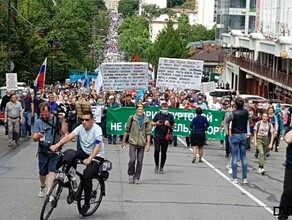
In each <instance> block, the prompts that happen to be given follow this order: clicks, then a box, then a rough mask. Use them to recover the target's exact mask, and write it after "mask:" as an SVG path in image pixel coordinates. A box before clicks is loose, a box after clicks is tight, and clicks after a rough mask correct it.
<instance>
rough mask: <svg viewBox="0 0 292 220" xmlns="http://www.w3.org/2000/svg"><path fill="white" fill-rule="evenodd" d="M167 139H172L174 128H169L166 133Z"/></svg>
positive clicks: (165, 137) (165, 138)
mask: <svg viewBox="0 0 292 220" xmlns="http://www.w3.org/2000/svg"><path fill="white" fill-rule="evenodd" d="M164 140H165V141H171V140H172V130H171V129H168V130H167V133H166V135H165V136H164Z"/></svg>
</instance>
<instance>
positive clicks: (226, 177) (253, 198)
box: [177, 137, 273, 214]
mask: <svg viewBox="0 0 292 220" xmlns="http://www.w3.org/2000/svg"><path fill="white" fill-rule="evenodd" d="M177 139H178V140H179V141H180V142H182V143H183V145H185V146H186V147H187V144H186V143H185V142H184V141H183V140H182V139H181V138H180V137H177ZM190 151H191V152H193V149H192V148H190ZM202 160H203V161H204V163H206V164H207V165H208V166H209V167H210V168H211V169H212V170H214V171H215V172H216V173H218V174H219V175H220V176H221V177H223V178H224V179H225V180H227V181H228V182H230V183H231V184H232V185H233V186H235V187H236V188H237V189H239V190H240V191H241V192H242V193H244V194H246V195H247V196H248V197H249V198H251V199H252V200H253V201H255V202H256V203H257V204H258V205H259V206H261V207H263V208H264V209H265V210H267V211H268V212H269V213H271V214H273V210H272V209H271V208H270V207H268V206H267V205H266V204H265V203H263V202H262V201H261V200H259V199H258V198H257V197H255V196H254V195H252V194H251V193H250V192H248V191H247V190H245V189H244V188H242V187H241V186H240V185H239V183H237V184H234V183H232V181H231V178H230V177H228V176H227V175H225V174H224V173H222V172H221V171H220V170H218V169H217V168H216V167H214V166H213V165H212V164H211V163H209V162H208V161H207V160H206V159H204V158H202Z"/></svg>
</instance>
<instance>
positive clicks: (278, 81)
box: [222, 0, 292, 104]
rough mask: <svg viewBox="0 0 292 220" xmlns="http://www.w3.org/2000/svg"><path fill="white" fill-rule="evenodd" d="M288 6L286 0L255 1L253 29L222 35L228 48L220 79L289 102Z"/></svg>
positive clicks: (290, 48) (291, 60)
mask: <svg viewBox="0 0 292 220" xmlns="http://www.w3.org/2000/svg"><path fill="white" fill-rule="evenodd" d="M291 6H292V2H291V1H289V0H276V1H274V0H265V1H263V0H261V1H259V0H258V2H257V16H256V17H257V19H256V24H255V26H256V32H253V33H250V34H244V33H242V32H241V31H231V32H229V33H225V34H222V39H223V43H224V45H225V46H227V47H228V48H229V49H228V52H229V55H228V56H227V60H226V65H225V71H224V73H223V74H222V78H223V79H224V80H225V81H227V82H229V83H230V85H231V88H232V89H235V90H238V91H239V92H240V93H247V94H257V95H261V96H263V97H265V98H269V99H280V100H282V101H283V102H285V103H289V104H292V35H291V31H290V30H291V25H292V21H291V20H289V19H288V18H289V15H290V8H291Z"/></svg>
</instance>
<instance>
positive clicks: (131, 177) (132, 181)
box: [128, 175, 134, 183]
mask: <svg viewBox="0 0 292 220" xmlns="http://www.w3.org/2000/svg"><path fill="white" fill-rule="evenodd" d="M128 181H129V183H134V178H133V176H132V175H129V179H128Z"/></svg>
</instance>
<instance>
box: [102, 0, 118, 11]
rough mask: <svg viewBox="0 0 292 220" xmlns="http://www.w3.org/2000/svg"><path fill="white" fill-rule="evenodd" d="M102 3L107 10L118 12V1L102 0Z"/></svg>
mask: <svg viewBox="0 0 292 220" xmlns="http://www.w3.org/2000/svg"><path fill="white" fill-rule="evenodd" d="M104 3H105V6H106V8H107V9H108V10H110V11H111V10H113V11H118V7H119V0H104Z"/></svg>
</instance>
